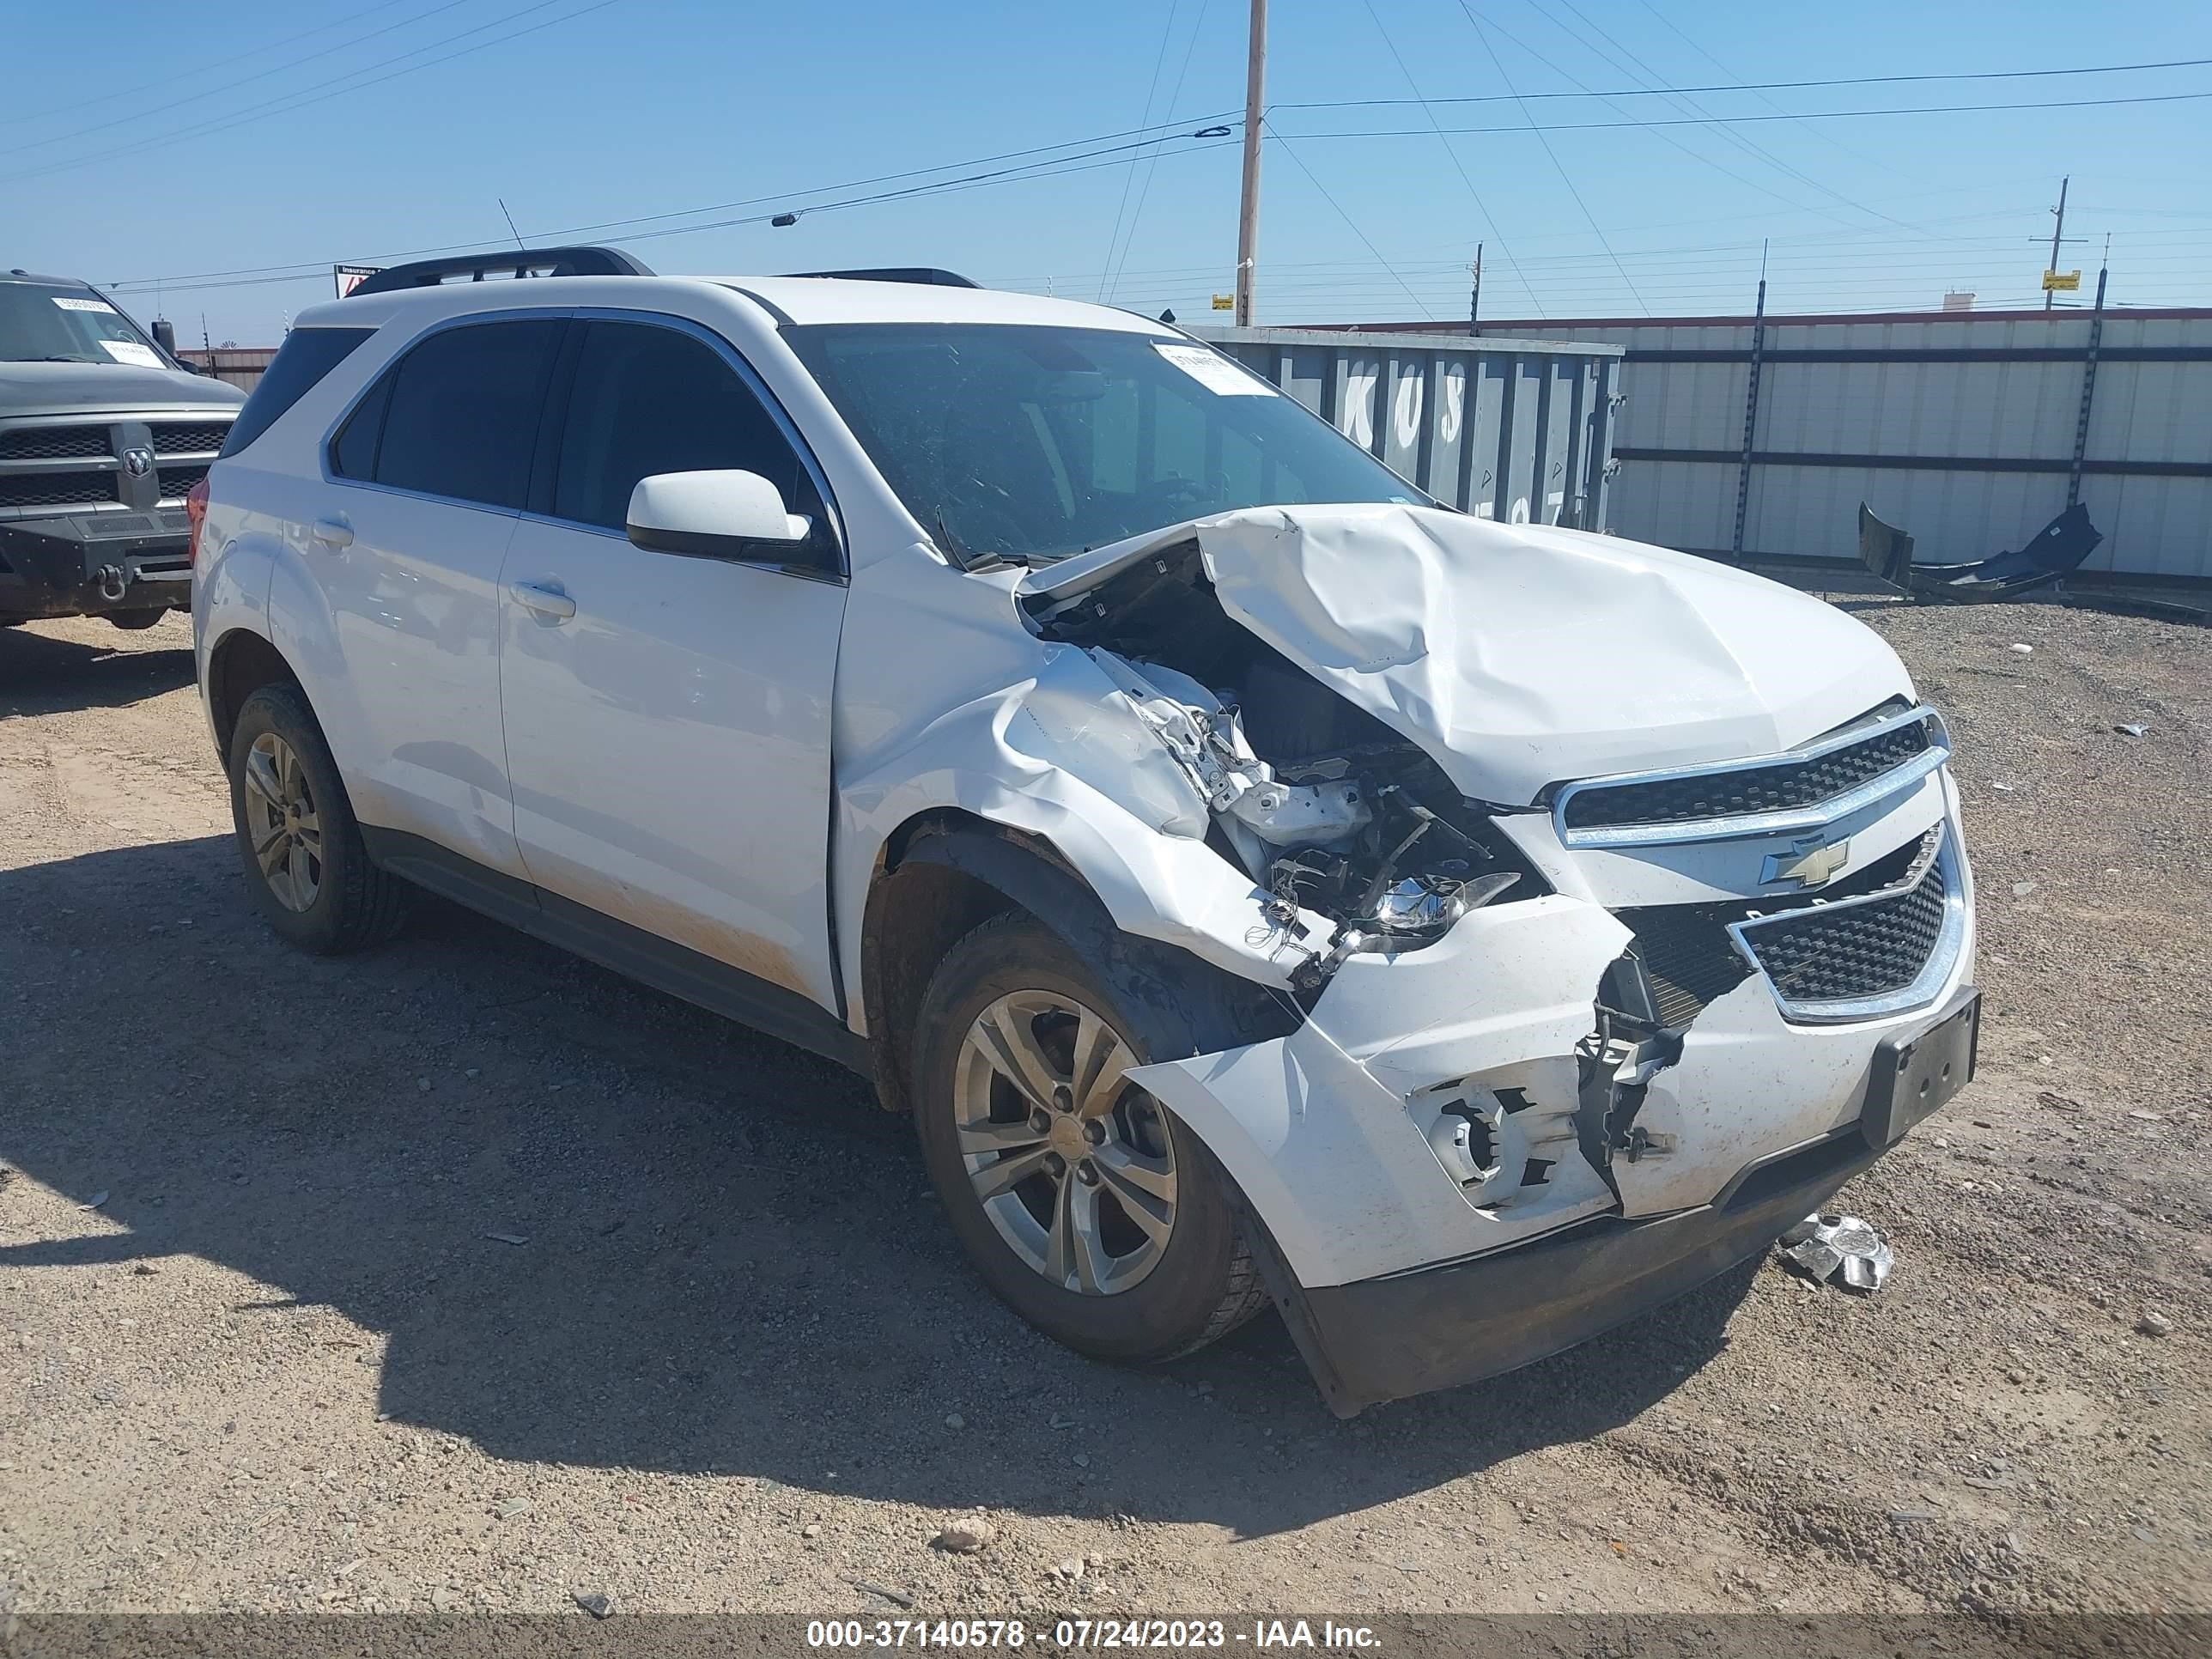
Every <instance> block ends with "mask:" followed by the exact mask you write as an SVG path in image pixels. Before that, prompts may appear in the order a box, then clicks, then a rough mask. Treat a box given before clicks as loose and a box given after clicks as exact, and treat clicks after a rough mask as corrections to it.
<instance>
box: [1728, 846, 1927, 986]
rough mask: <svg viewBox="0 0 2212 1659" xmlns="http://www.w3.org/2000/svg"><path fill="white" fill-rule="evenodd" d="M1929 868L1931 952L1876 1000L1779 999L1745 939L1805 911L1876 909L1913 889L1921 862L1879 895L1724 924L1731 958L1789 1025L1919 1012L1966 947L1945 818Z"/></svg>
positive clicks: (1923, 874)
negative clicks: (1933, 909) (1939, 917)
mask: <svg viewBox="0 0 2212 1659" xmlns="http://www.w3.org/2000/svg"><path fill="white" fill-rule="evenodd" d="M1935 864H1936V870H1937V871H1938V872H1940V873H1941V875H1942V881H1943V925H1942V931H1940V932H1939V933H1937V934H1936V947H1935V949H1934V950H1932V951H1929V953H1928V960H1927V962H1926V963H1924V964H1923V966H1922V968H1921V969H1920V972H1919V975H1917V977H1916V978H1915V979H1914V980H1913V981H1912V983H1911V984H1910V985H1907V986H1905V987H1903V988H1901V989H1899V990H1895V991H1886V992H1884V993H1882V994H1881V995H1880V996H1871V997H1840V998H1830V999H1826V1000H1819V1001H1796V1000H1791V999H1790V998H1789V997H1786V996H1784V995H1783V994H1782V988H1781V987H1779V986H1778V985H1777V984H1775V982H1774V980H1773V978H1772V976H1771V975H1769V974H1768V973H1767V971H1766V969H1765V967H1764V966H1763V965H1762V964H1761V963H1760V962H1759V953H1758V952H1757V951H1754V950H1753V948H1752V945H1751V941H1750V939H1748V938H1747V935H1748V934H1750V933H1755V932H1756V931H1757V930H1758V929H1759V928H1761V927H1766V926H1768V925H1770V924H1771V923H1774V922H1779V921H1802V920H1803V919H1804V918H1805V916H1806V915H1807V914H1808V910H1822V911H1831V912H1832V911H1838V910H1849V909H1854V908H1857V907H1858V906H1860V905H1863V904H1876V903H1880V902H1882V901H1883V900H1886V899H1894V898H1896V897H1897V896H1898V895H1899V894H1900V893H1902V892H1905V891H1906V890H1909V889H1911V888H1912V887H1915V886H1917V885H1918V884H1920V882H1921V881H1922V880H1923V878H1925V877H1926V876H1927V873H1928V866H1927V863H1926V861H1925V860H1923V861H1922V862H1920V863H1917V864H1916V865H1915V866H1913V868H1912V869H1911V871H1910V872H1908V873H1907V874H1906V875H1905V877H1904V878H1902V879H1900V880H1898V881H1895V882H1893V883H1891V884H1889V885H1888V886H1887V887H1885V888H1883V889H1881V890H1880V891H1879V892H1874V893H1862V894H1859V895H1858V896H1856V897H1853V898H1847V899H1835V900H1832V901H1831V902H1828V903H1826V904H1815V905H1812V906H1809V907H1808V906H1798V907H1796V908H1791V909H1788V910H1779V911H1777V912H1775V913H1774V914H1772V915H1764V916H1752V917H1747V918H1746V919H1745V920H1744V921H1732V922H1730V923H1729V939H1731V940H1733V941H1734V943H1735V948H1736V953H1737V954H1738V955H1739V956H1741V957H1742V958H1743V959H1744V960H1745V961H1746V962H1747V963H1750V964H1751V969H1752V971H1753V973H1755V974H1757V975H1759V979H1760V980H1761V981H1764V982H1765V986H1766V988H1767V991H1768V992H1769V993H1770V994H1771V995H1772V996H1773V998H1774V1002H1775V1006H1777V1007H1778V1008H1779V1009H1781V1011H1782V1018H1784V1019H1785V1020H1788V1021H1789V1022H1790V1024H1795V1025H1835V1024H1844V1023H1847V1022H1850V1021H1853V1020H1864V1019H1880V1018H1884V1017H1885V1016H1887V1015H1890V1014H1903V1013H1910V1012H1911V1011H1912V1010H1914V1009H1916V1008H1923V1007H1925V1006H1928V1005H1929V1003H1931V1002H1933V1001H1935V1000H1936V998H1937V997H1939V996H1941V995H1942V994H1943V987H1944V986H1945V985H1947V984H1948V983H1949V982H1950V978H1951V975H1952V972H1953V970H1954V969H1956V968H1957V967H1958V965H1959V957H1960V952H1961V951H1963V950H1964V949H1965V948H1966V872H1965V869H1964V861H1963V860H1962V859H1961V858H1960V850H1959V832H1958V829H1957V827H1956V826H1955V825H1954V824H1953V823H1952V822H1951V821H1950V820H1949V819H1948V818H1946V819H1945V820H1944V821H1943V823H1942V826H1941V829H1940V838H1939V839H1938V841H1937V842H1936V853H1935Z"/></svg>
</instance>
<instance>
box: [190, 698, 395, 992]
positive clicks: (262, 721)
mask: <svg viewBox="0 0 2212 1659" xmlns="http://www.w3.org/2000/svg"><path fill="white" fill-rule="evenodd" d="M288 756H289V762H288V761H287V759H286V757H288ZM249 769H252V770H253V771H254V772H255V773H256V774H257V777H255V778H251V779H250V778H249V775H248V773H249ZM229 771H230V812H231V821H232V823H233V825H234V828H235V829H236V833H237V837H238V851H239V857H240V861H241V862H242V863H243V864H244V865H245V866H246V884H247V886H248V887H250V888H251V889H252V892H253V896H254V902H256V903H257V904H258V906H259V907H260V909H261V913H262V915H264V916H265V917H267V918H268V921H269V925H270V927H273V928H275V929H276V932H277V933H279V934H280V935H282V936H283V938H284V939H289V940H290V941H291V942H292V943H293V944H295V945H300V946H301V947H302V948H303V949H306V950H309V951H315V952H316V953H317V954H319V955H322V956H337V955H342V954H343V953H344V952H346V951H357V950H360V949H361V948H362V947H363V946H364V945H374V944H377V943H379V942H380V941H382V940H384V939H389V938H391V937H392V934H393V933H395V932H397V931H398V927H399V923H400V920H401V915H402V911H403V908H404V893H405V887H404V884H402V883H401V882H400V880H399V878H398V877H396V876H393V875H392V874H389V873H388V872H386V871H383V870H380V869H379V868H378V867H377V866H375V865H374V864H372V863H371V862H370V861H369V857H368V848H365V847H364V846H363V845H362V839H361V826H360V824H359V823H356V821H355V819H354V816H353V806H352V804H351V803H350V802H349V800H348V799H346V792H345V784H344V783H343V781H342V780H341V779H340V778H339V776H338V770H337V763H336V762H335V761H333V760H332V759H331V750H330V745H329V744H327V743H325V741H324V740H323V733H322V729H321V727H319V726H317V725H316V724H315V717H314V716H313V714H310V713H309V712H308V709H307V699H306V698H305V697H304V696H301V693H300V690H299V688H298V687H296V686H291V685H264V686H263V687H262V688H261V689H260V690H258V691H256V692H254V693H253V694H252V696H249V697H247V698H246V702H245V704H244V705H243V706H242V707H241V708H240V709H239V711H238V723H237V726H235V727H234V729H233V731H232V732H231V735H230V767H229ZM272 776H273V777H274V779H275V784H274V786H273V787H272V786H271V784H270V779H271V778H272ZM279 796H282V797H286V798H291V799H295V804H298V805H303V806H304V808H305V809H306V810H305V811H304V813H303V814H301V815H299V816H295V817H290V818H289V819H285V818H283V801H281V800H278V799H276V797H279ZM278 820H282V821H283V823H285V824H287V825H288V826H289V827H285V828H283V830H282V834H283V836H284V837H285V839H286V841H287V846H288V848H289V852H287V853H285V854H284V855H283V856H282V857H281V858H280V859H279V860H277V867H276V872H275V873H274V874H272V873H271V872H270V871H268V870H264V867H263V861H262V860H261V858H260V857H258V856H257V855H256V853H255V850H254V849H255V846H256V844H257V842H262V844H264V846H266V845H267V844H268V842H269V841H270V839H272V837H271V835H270V825H271V823H272V822H274V821H278ZM302 900H304V902H301V901H302Z"/></svg>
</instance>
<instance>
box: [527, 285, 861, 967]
mask: <svg viewBox="0 0 2212 1659" xmlns="http://www.w3.org/2000/svg"><path fill="white" fill-rule="evenodd" d="M569 350H570V353H571V354H572V357H573V364H572V366H571V367H569V368H564V370H563V373H564V374H568V375H569V376H570V385H571V390H570V392H569V395H568V416H567V420H566V422H565V426H564V428H563V430H562V433H561V435H560V436H559V438H558V441H557V445H556V448H555V449H554V451H553V453H551V455H550V458H549V462H548V463H547V465H548V466H550V477H543V478H542V482H541V486H540V490H541V493H540V495H539V496H538V499H537V500H536V501H535V502H534V505H536V506H537V507H540V508H542V509H543V513H542V514H541V515H532V516H528V517H526V518H525V519H524V520H522V521H521V523H520V526H518V528H517V530H516V532H515V537H514V540H513V544H512V545H511V547H510V548H509V550H508V553H507V562H506V567H505V569H504V572H503V590H504V591H503V592H502V595H501V647H500V649H501V656H500V675H501V704H502V707H503V708H504V710H505V716H506V731H507V767H508V771H509V774H510V776H511V778H512V781H513V791H514V803H515V835H516V837H517V840H518V842H519V843H520V849H521V854H522V860H523V862H524V865H525V866H526V868H527V870H528V872H529V875H530V878H531V879H532V881H534V882H535V883H537V884H538V886H539V887H541V888H542V889H544V890H545V891H546V892H548V893H550V894H553V895H556V896H559V897H561V898H565V899H568V900H570V901H573V902H575V903H577V904H580V905H584V906H586V907H588V908H590V909H592V910H594V911H597V912H599V914H600V915H604V916H608V917H611V918H613V919H614V920H615V921H620V922H625V923H628V924H629V925H630V926H631V927H638V928H642V929H644V930H645V931H646V932H647V933H652V934H654V935H656V936H658V937H659V939H664V940H666V941H668V942H670V943H671V944H674V945H680V946H683V947H684V948H685V949H686V950H689V951H696V952H698V953H700V954H701V955H703V956H706V957H711V958H713V959H714V960H715V961H716V962H719V963H722V964H724V965H726V966H727V967H731V968H735V969H739V970H741V971H742V972H744V973H745V974H748V975H752V976H753V977H754V978H756V979H758V980H764V981H769V982H770V983H771V984H775V985H777V986H781V987H785V988H786V989H787V990H791V991H796V992H798V993H799V994H803V995H805V996H806V997H809V998H811V1000H814V1001H815V1002H816V1003H817V1004H819V1005H820V1006H823V1007H824V1008H829V1009H831V1010H835V1009H836V990H835V981H834V979H833V978H832V975H831V971H830V966H829V952H830V940H829V921H828V915H829V912H828V896H827V888H826V876H827V853H828V842H829V737H830V698H831V693H832V690H833V687H834V685H835V682H836V666H837V641H838V631H839V629H840V627H841V625H842V622H843V617H844V610H845V587H844V583H843V578H842V574H841V571H840V568H839V563H838V558H837V548H836V539H835V536H834V533H833V531H832V527H831V526H830V525H829V522H828V520H827V517H826V514H825V512H824V508H823V501H822V498H821V495H820V493H819V489H818V487H817V484H816V483H815V481H814V477H813V475H812V474H811V472H810V471H809V470H808V468H807V466H806V465H805V463H804V462H803V461H802V460H801V459H800V456H799V451H798V449H797V448H796V447H795V445H794V442H793V437H792V435H790V432H789V429H788V428H787V426H786V425H785V424H784V422H782V420H781V417H780V416H779V415H778V414H776V413H775V412H773V411H772V410H771V409H770V407H769V404H767V403H766V402H764V400H763V396H762V395H761V393H760V392H757V390H756V389H755V388H756V386H757V382H756V381H754V380H753V378H752V377H751V375H750V372H749V371H747V370H746V369H744V368H743V367H742V364H741V360H739V359H738V356H737V355H736V354H735V352H734V351H733V350H732V349H731V348H730V347H729V345H728V344H727V343H725V342H723V341H721V340H720V338H719V337H714V336H713V335H711V334H709V333H708V331H706V330H704V329H702V328H699V327H696V326H695V325H689V324H682V323H678V322H677V321H676V320H674V319H670V320H668V321H667V322H665V323H663V322H660V321H653V320H644V319H639V320H629V321H617V320H611V319H592V320H589V321H584V322H580V323H579V325H578V327H577V333H576V336H575V337H574V339H572V342H571V344H570V348H569ZM722 467H741V468H744V470H746V471H752V472H757V473H760V474H761V475H763V477H767V478H769V480H770V481H771V482H773V483H775V484H776V485H777V487H778V488H779V489H781V490H782V491H783V494H784V501H785V503H786V505H787V507H788V508H789V509H790V510H791V511H793V512H797V513H808V514H810V515H811V516H812V517H813V519H814V520H815V525H816V533H815V535H814V537H813V538H812V539H811V541H810V542H809V543H807V544H805V545H804V546H802V547H800V548H799V549H795V550H793V553H792V555H791V559H790V562H788V563H787V564H785V565H781V566H777V565H768V564H757V563H750V562H734V561H730V560H725V559H717V558H700V557H691V556H684V555H680V554H672V553H663V552H648V551H647V550H644V549H641V548H638V547H635V546H633V545H632V544H630V542H629V538H628V537H627V536H626V535H625V534H624V532H623V525H624V520H625V519H626V517H627V509H628V507H629V495H630V490H631V489H632V487H633V486H634V485H635V483H637V481H638V480H639V479H640V478H642V477H647V476H648V475H650V474H653V473H659V472H683V471H698V470H704V469H710V468H722Z"/></svg>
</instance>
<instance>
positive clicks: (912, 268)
mask: <svg viewBox="0 0 2212 1659" xmlns="http://www.w3.org/2000/svg"><path fill="white" fill-rule="evenodd" d="M783 274H784V275H785V276H834V277H836V278H838V279H840V280H841V281H843V282H848V283H921V284H922V285H923V286H925V287H927V288H981V287H982V286H983V285H982V283H979V282H976V281H975V279H974V278H973V277H969V276H962V275H961V274H960V273H959V272H958V271H957V270H939V269H938V268H937V267H936V266H935V265H884V266H881V267H879V268H878V269H876V270H787V271H785V272H784V273H783Z"/></svg>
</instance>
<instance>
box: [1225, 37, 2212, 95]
mask: <svg viewBox="0 0 2212 1659" xmlns="http://www.w3.org/2000/svg"><path fill="white" fill-rule="evenodd" d="M1660 21H1662V22H1664V21H1666V20H1665V19H1664V18H1662V19H1661V20H1660ZM1491 27H1493V28H1495V27H1497V25H1496V23H1494V22H1493V23H1492V25H1491ZM1668 27H1673V26H1672V25H1671V24H1670V25H1669V26H1668ZM1500 33H1503V31H1502V30H1501V31H1500ZM1677 33H1680V31H1679V30H1678V31H1677ZM1684 38H1685V39H1686V38H1687V37H1684ZM1692 44H1694V43H1692ZM2208 64H2212V58H2169V59H2167V60H2166V61H2164V62H2161V63H2155V64H2087V65H2084V66H2083V67H2081V68H2079V69H2038V70H1956V71H1954V72H1948V73H1943V74H1934V75H1851V76H1839V77H1837V78H1835V79H1832V80H1826V81H1739V82H1733V83H1731V84H1729V85H1725V86H1711V87H1621V88H1615V89H1614V90H1613V91H1610V92H1591V91H1589V90H1588V89H1584V90H1582V91H1578V92H1528V93H1522V94H1520V96H1521V97H1522V98H1524V99H1526V100H1528V101H1529V102H1531V103H1534V102H1535V101H1536V100H1539V99H1547V98H1665V97H1673V96H1680V95H1682V94H1692V93H1709V92H1796V91H1802V90H1807V89H1810V88H1820V87H1875V86H1899V85H1904V84H1905V83H1907V82H1920V81H2014V80H2026V79H2029V78H2031V77H2037V76H2054V75H2133V74H2137V73H2141V72H2142V71H2145V70H2171V69H2203V68H2204V67H2206V66H2207V65H2208ZM1721 67H1723V68H1724V67H1725V65H1722V66H1721ZM1578 84H1579V83H1578ZM1510 101H1512V97H1511V94H1500V93H1474V94H1465V95H1462V96H1458V97H1452V98H1419V97H1415V98H1328V99H1320V100H1311V101H1308V102H1303V103H1277V104H1270V105H1269V106H1267V107H1268V109H1269V110H1270V111H1271V112H1272V111H1274V110H1279V109H1364V108H1370V107H1375V106H1383V105H1389V104H1503V103H1508V102H1510ZM1993 107H1997V108H2013V107H2024V108H2031V109H2042V108H2046V107H2051V108H2056V107H2060V106H2045V105H2040V104H2034V105H2026V106H2011V105H1998V106H1993ZM1782 118H1786V119H1795V117H1793V116H1790V114H1789V112H1787V111H1784V112H1783V114H1782Z"/></svg>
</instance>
